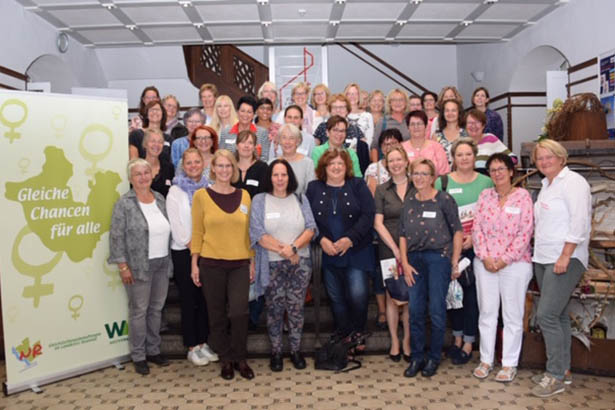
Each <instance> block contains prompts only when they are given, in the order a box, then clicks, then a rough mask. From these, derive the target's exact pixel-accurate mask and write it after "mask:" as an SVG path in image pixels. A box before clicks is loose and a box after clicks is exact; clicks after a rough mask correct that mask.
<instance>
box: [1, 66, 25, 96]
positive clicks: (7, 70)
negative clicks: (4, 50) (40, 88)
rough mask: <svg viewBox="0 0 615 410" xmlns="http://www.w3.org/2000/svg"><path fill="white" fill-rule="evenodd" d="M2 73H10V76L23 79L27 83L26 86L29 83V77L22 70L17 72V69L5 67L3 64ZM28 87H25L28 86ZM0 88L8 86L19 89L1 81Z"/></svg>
mask: <svg viewBox="0 0 615 410" xmlns="http://www.w3.org/2000/svg"><path fill="white" fill-rule="evenodd" d="M0 73H2V74H5V75H8V76H9V77H13V78H16V79H18V80H21V81H23V82H24V83H25V84H24V85H25V86H26V87H27V85H28V80H29V77H28V76H27V75H26V74H22V73H20V72H17V71H15V70H11V69H10V68H8V67H4V66H1V65H0ZM26 87H24V88H26ZM0 88H6V89H8V90H19V88H16V87H12V86H10V85H8V84H4V83H0Z"/></svg>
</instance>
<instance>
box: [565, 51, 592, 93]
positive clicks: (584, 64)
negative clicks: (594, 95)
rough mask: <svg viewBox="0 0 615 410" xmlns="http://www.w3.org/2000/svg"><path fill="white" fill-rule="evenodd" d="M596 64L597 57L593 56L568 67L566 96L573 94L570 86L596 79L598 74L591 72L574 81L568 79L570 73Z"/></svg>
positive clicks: (578, 71)
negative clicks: (591, 73)
mask: <svg viewBox="0 0 615 410" xmlns="http://www.w3.org/2000/svg"><path fill="white" fill-rule="evenodd" d="M597 64H598V57H594V58H590V59H589V60H586V61H583V62H582V63H579V64H576V65H573V66H572V67H569V68H568V84H567V85H566V88H567V89H568V97H570V96H571V95H573V94H574V93H572V92H571V91H570V89H571V88H572V87H574V86H578V85H581V84H584V83H587V82H590V81H593V80H597V79H598V74H593V75H588V76H585V77H583V78H580V79H578V80H575V81H570V80H571V78H570V77H571V75H572V74H574V73H580V72H581V71H583V70H585V69H586V68H590V67H593V66H595V65H597ZM594 72H595V69H594Z"/></svg>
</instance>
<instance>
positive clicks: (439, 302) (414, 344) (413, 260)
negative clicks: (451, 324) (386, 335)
mask: <svg viewBox="0 0 615 410" xmlns="http://www.w3.org/2000/svg"><path fill="white" fill-rule="evenodd" d="M408 262H409V263H410V265H412V266H413V267H414V269H416V271H417V272H418V273H419V274H418V275H415V276H414V280H415V283H414V285H412V286H411V287H410V288H409V290H408V298H409V303H408V309H410V334H411V335H412V336H411V337H410V347H411V349H412V360H418V361H423V360H425V315H426V313H427V303H428V301H429V316H430V318H431V348H430V350H429V355H428V358H429V359H431V360H433V361H434V362H436V363H440V358H441V355H442V344H443V343H444V332H445V330H446V293H447V292H448V286H449V283H450V281H451V260H450V259H449V258H448V257H446V256H442V252H441V251H437V250H424V251H415V252H409V253H408Z"/></svg>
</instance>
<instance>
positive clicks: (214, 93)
mask: <svg viewBox="0 0 615 410" xmlns="http://www.w3.org/2000/svg"><path fill="white" fill-rule="evenodd" d="M216 98H218V87H216V85H215V84H211V83H205V84H203V85H202V86H201V88H200V89H199V99H200V100H201V104H203V114H205V125H209V124H210V123H211V119H212V118H213V115H214V103H215V102H216Z"/></svg>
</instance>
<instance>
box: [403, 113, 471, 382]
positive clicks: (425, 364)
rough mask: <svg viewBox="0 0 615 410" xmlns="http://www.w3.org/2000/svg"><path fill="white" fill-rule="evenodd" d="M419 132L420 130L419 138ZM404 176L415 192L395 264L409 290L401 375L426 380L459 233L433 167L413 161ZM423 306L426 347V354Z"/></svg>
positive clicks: (437, 353)
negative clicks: (407, 356)
mask: <svg viewBox="0 0 615 410" xmlns="http://www.w3.org/2000/svg"><path fill="white" fill-rule="evenodd" d="M423 115H425V114H423ZM411 118H413V117H411ZM423 125H424V124H423ZM424 131H425V130H424V128H423V129H422V132H423V136H424V135H425V134H424ZM433 143H434V144H438V143H437V142H433ZM440 149H442V148H441V147H440ZM410 172H411V174H412V183H413V185H414V187H415V190H414V192H411V193H410V196H409V197H408V198H406V200H405V201H404V208H403V211H402V213H401V216H400V225H399V251H400V256H401V264H402V267H403V270H404V277H405V279H406V283H407V284H408V286H410V290H409V291H408V299H409V303H408V307H409V309H410V334H411V335H412V337H411V338H410V348H411V350H412V353H411V356H410V359H411V360H410V366H408V368H407V369H406V371H405V372H404V376H406V377H414V376H416V375H417V373H418V372H420V371H422V373H421V374H422V375H423V377H431V376H433V375H434V374H435V373H436V371H437V370H438V366H439V365H440V357H441V355H442V344H443V341H444V332H445V330H446V293H447V291H448V286H449V283H450V281H451V278H453V279H456V278H457V277H459V269H458V263H459V257H460V255H461V244H462V242H463V229H462V227H461V222H460V221H459V214H458V210H457V204H456V203H455V200H454V199H453V198H452V197H451V196H450V195H449V194H447V193H446V192H442V191H438V190H436V189H435V188H434V181H435V180H436V168H435V166H434V164H433V163H432V162H431V161H430V160H428V159H424V158H423V159H419V160H416V161H414V162H413V163H412V165H411V167H410ZM428 303H429V316H430V319H431V347H430V350H429V354H426V353H425V315H426V313H427V308H428Z"/></svg>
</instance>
